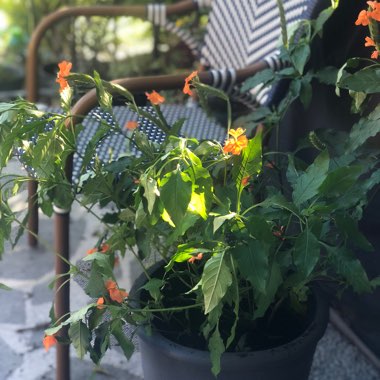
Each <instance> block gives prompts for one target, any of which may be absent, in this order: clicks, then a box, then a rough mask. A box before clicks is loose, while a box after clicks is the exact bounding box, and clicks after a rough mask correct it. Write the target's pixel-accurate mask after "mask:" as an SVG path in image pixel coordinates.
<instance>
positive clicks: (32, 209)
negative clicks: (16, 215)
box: [28, 180, 38, 247]
mask: <svg viewBox="0 0 380 380" xmlns="http://www.w3.org/2000/svg"><path fill="white" fill-rule="evenodd" d="M37 187H38V183H37V181H34V180H31V181H29V182H28V210H29V219H28V230H29V231H30V232H29V233H28V243H29V246H30V247H36V246H37V243H38V240H37V235H38V199H37Z"/></svg>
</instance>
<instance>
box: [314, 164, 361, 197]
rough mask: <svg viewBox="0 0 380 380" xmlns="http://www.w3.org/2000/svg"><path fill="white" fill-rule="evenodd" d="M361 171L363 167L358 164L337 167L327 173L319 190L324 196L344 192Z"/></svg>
mask: <svg viewBox="0 0 380 380" xmlns="http://www.w3.org/2000/svg"><path fill="white" fill-rule="evenodd" d="M362 171H363V168H362V167H361V166H358V165H356V166H347V167H342V168H337V169H335V170H333V171H332V172H330V173H329V174H328V175H327V177H326V178H325V180H324V181H323V183H322V184H321V186H320V187H319V191H320V193H321V194H325V195H326V196H336V195H339V194H340V193H344V192H346V191H348V189H349V188H350V187H351V186H352V185H353V184H354V183H355V182H356V181H357V179H358V178H359V176H360V174H361V173H362Z"/></svg>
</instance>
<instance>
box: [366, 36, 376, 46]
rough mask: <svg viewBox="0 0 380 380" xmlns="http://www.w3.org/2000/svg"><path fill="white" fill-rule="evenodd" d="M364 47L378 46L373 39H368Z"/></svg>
mask: <svg viewBox="0 0 380 380" xmlns="http://www.w3.org/2000/svg"><path fill="white" fill-rule="evenodd" d="M364 46H376V45H375V42H374V41H373V39H372V38H370V37H366V38H365V44H364Z"/></svg>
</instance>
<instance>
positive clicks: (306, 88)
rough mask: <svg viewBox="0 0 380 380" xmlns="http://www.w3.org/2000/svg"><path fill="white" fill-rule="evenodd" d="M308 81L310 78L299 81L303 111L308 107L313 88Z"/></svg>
mask: <svg viewBox="0 0 380 380" xmlns="http://www.w3.org/2000/svg"><path fill="white" fill-rule="evenodd" d="M310 79H311V78H306V77H304V78H303V79H302V80H301V91H300V100H301V103H302V105H303V107H304V108H305V109H307V108H308V107H309V105H310V103H311V98H312V94H313V88H312V86H311V84H310Z"/></svg>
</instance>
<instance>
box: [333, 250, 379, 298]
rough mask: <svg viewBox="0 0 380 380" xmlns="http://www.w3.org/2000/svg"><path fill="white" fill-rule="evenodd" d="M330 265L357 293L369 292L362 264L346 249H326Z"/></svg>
mask: <svg viewBox="0 0 380 380" xmlns="http://www.w3.org/2000/svg"><path fill="white" fill-rule="evenodd" d="M326 248H327V251H328V253H329V256H330V260H331V264H332V265H333V266H334V267H335V270H336V272H337V273H338V274H340V275H341V276H342V277H343V278H344V279H345V280H346V281H347V282H348V284H350V285H351V286H352V288H353V289H354V290H355V291H356V292H357V293H366V292H369V291H370V290H371V288H372V287H371V282H370V281H369V279H368V276H367V273H366V272H365V270H364V268H363V266H362V264H361V263H360V261H359V260H358V259H356V258H355V255H354V254H353V253H352V252H351V251H349V250H347V249H346V248H337V247H326Z"/></svg>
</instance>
